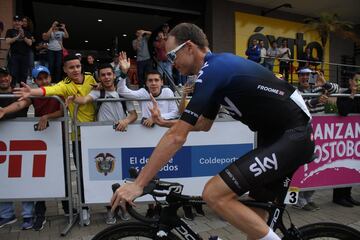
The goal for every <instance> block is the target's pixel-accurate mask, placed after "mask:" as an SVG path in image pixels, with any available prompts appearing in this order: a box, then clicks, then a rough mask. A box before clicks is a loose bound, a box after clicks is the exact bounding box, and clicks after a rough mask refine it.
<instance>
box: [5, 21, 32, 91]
mask: <svg viewBox="0 0 360 240" xmlns="http://www.w3.org/2000/svg"><path fill="white" fill-rule="evenodd" d="M5 41H6V43H7V44H10V51H9V55H10V60H9V65H8V66H9V68H10V72H11V76H12V77H13V83H12V85H13V86H14V85H15V84H16V83H18V84H20V83H21V82H26V78H27V76H28V71H29V59H30V51H31V45H32V43H33V42H32V36H31V33H30V32H29V31H27V30H24V29H23V28H22V19H21V17H20V16H18V15H16V16H14V18H13V28H11V29H8V30H7V31H6V36H5Z"/></svg>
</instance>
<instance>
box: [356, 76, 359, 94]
mask: <svg viewBox="0 0 360 240" xmlns="http://www.w3.org/2000/svg"><path fill="white" fill-rule="evenodd" d="M356 84H357V93H360V78H359V79H356Z"/></svg>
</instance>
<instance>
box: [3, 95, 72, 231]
mask: <svg viewBox="0 0 360 240" xmlns="http://www.w3.org/2000/svg"><path fill="white" fill-rule="evenodd" d="M0 98H18V97H16V96H14V95H12V94H1V95H0ZM31 98H54V99H56V100H57V101H58V102H59V103H60V104H61V106H62V107H63V109H64V116H63V117H61V118H58V119H51V120H49V122H50V124H51V122H55V121H60V122H62V124H63V128H64V131H61V133H59V134H61V136H62V139H63V141H65V145H64V146H63V147H64V148H65V152H64V153H65V156H64V160H65V161H64V160H63V162H64V163H65V166H64V167H65V174H66V175H65V183H64V185H65V188H66V189H65V194H66V195H67V196H65V197H64V198H48V199H47V198H45V199H44V198H41V199H39V198H22V199H18V198H16V199H0V202H13V201H44V200H64V201H68V203H69V217H68V224H67V225H66V226H65V228H64V229H63V231H62V232H61V236H65V235H66V234H67V233H68V232H69V231H70V229H71V227H72V226H73V225H74V224H75V223H76V221H77V215H76V216H74V213H73V192H72V184H71V182H72V179H71V167H70V154H69V149H70V145H69V115H68V112H67V111H66V106H65V103H64V102H63V101H62V99H61V98H60V97H58V96H52V97H31ZM38 119H39V118H37V117H26V118H25V117H23V118H22V117H21V118H15V119H9V120H10V121H12V122H34V121H35V122H36V123H37V122H38ZM6 121H7V120H6ZM0 124H1V121H0ZM63 133H64V135H63ZM56 148H58V146H56ZM52 187H53V188H56V186H52ZM39 191H40V189H39Z"/></svg>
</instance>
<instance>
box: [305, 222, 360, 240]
mask: <svg viewBox="0 0 360 240" xmlns="http://www.w3.org/2000/svg"><path fill="white" fill-rule="evenodd" d="M299 231H300V233H301V235H300V236H302V240H356V239H360V232H359V231H357V230H355V229H353V228H351V227H348V226H345V225H342V224H337V223H314V224H309V225H305V226H303V227H301V228H299Z"/></svg>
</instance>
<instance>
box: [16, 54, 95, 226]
mask: <svg viewBox="0 0 360 240" xmlns="http://www.w3.org/2000/svg"><path fill="white" fill-rule="evenodd" d="M64 72H65V73H66V74H67V77H66V78H65V79H64V80H62V81H61V82H59V83H58V84H56V85H53V86H48V87H41V88H30V87H29V86H28V85H26V84H24V85H23V86H24V87H22V88H15V91H14V93H15V94H16V95H18V96H20V100H21V99H24V98H28V97H29V96H53V95H58V96H62V97H63V98H64V99H66V98H67V97H69V96H86V95H88V94H89V93H90V91H91V90H92V87H93V86H95V85H96V81H95V79H94V77H93V76H92V75H91V74H86V73H82V71H81V63H80V60H79V59H78V58H77V57H76V56H75V55H68V56H66V57H65V58H64ZM68 109H69V112H70V116H71V117H73V116H74V110H75V104H74V103H69V105H68ZM94 120H95V108H94V105H93V104H92V103H87V104H84V105H80V106H79V108H78V114H77V121H79V122H93V121H94ZM79 133H80V132H79ZM71 139H72V141H73V142H72V144H73V146H75V133H74V130H73V131H72V135H71ZM72 149H73V156H74V157H75V156H76V154H75V148H74V147H73V148H72ZM79 153H80V156H79V162H80V164H81V143H80V141H79ZM74 162H75V164H76V159H75V161H74ZM80 168H81V166H80ZM81 188H82V187H81ZM82 189H83V188H82ZM82 214H83V219H84V224H85V225H89V224H90V214H89V212H88V208H86V207H85V208H83V213H82Z"/></svg>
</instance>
